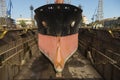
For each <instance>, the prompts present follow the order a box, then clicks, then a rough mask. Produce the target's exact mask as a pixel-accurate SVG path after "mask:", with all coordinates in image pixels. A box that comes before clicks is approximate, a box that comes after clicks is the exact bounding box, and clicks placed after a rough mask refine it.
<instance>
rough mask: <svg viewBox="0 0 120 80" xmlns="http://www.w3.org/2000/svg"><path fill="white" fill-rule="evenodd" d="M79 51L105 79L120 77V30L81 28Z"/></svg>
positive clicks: (111, 79)
mask: <svg viewBox="0 0 120 80" xmlns="http://www.w3.org/2000/svg"><path fill="white" fill-rule="evenodd" d="M79 51H80V52H81V54H83V55H84V56H86V57H87V58H88V59H89V60H90V61H91V63H92V64H93V66H94V67H95V68H96V70H97V71H98V72H99V73H100V75H101V76H102V77H103V78H104V79H105V80H119V79H120V30H100V29H80V30H79Z"/></svg>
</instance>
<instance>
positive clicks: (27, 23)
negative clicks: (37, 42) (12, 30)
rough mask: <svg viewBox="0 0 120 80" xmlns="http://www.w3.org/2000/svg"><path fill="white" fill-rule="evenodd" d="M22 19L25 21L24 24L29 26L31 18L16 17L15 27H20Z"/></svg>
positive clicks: (30, 25)
mask: <svg viewBox="0 0 120 80" xmlns="http://www.w3.org/2000/svg"><path fill="white" fill-rule="evenodd" d="M22 21H24V22H25V25H26V27H27V28H31V27H32V25H33V22H32V20H31V18H18V19H16V25H17V28H22V26H21V22H22Z"/></svg>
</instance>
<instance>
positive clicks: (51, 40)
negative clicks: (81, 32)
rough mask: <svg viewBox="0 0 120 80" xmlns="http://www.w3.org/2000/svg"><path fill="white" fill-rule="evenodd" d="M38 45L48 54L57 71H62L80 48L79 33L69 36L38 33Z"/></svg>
mask: <svg viewBox="0 0 120 80" xmlns="http://www.w3.org/2000/svg"><path fill="white" fill-rule="evenodd" d="M38 46H39V49H40V50H41V52H42V53H44V55H45V56H47V57H48V58H49V59H50V60H51V62H52V63H53V65H54V68H55V70H56V71H57V72H61V71H62V70H63V68H64V65H65V62H66V61H67V60H68V58H69V57H70V56H71V55H72V54H73V53H74V52H75V51H76V50H77V48H78V33H76V34H73V35H68V36H62V37H61V36H60V37H56V36H48V35H43V34H40V33H39V34H38Z"/></svg>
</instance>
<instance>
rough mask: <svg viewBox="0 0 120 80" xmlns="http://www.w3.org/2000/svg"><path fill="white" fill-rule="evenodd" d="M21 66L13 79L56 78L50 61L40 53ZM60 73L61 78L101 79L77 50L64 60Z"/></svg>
mask: <svg viewBox="0 0 120 80" xmlns="http://www.w3.org/2000/svg"><path fill="white" fill-rule="evenodd" d="M23 67H24V68H23V70H22V71H21V72H20V73H19V74H18V75H17V76H16V77H15V80H21V79H30V80H36V79H50V80H52V79H58V78H56V76H55V75H56V74H55V70H54V68H53V65H52V63H50V61H49V60H48V59H47V58H46V57H45V56H44V55H42V54H41V55H40V56H39V57H34V58H32V59H31V60H30V61H29V62H28V63H27V64H26V65H24V66H23ZM62 75H63V76H62V79H68V80H69V79H74V80H76V79H77V80H79V79H80V80H81V79H82V80H102V78H101V76H100V75H99V74H98V73H97V71H96V70H95V69H94V68H93V67H92V66H91V63H90V62H89V61H88V60H87V59H86V58H85V57H83V56H82V55H81V54H79V53H78V52H76V53H75V54H74V55H73V56H72V57H71V58H70V59H69V60H68V61H67V62H66V64H65V67H64V70H63V72H62ZM59 79H60V78H59Z"/></svg>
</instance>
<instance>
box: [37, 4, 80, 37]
mask: <svg viewBox="0 0 120 80" xmlns="http://www.w3.org/2000/svg"><path fill="white" fill-rule="evenodd" d="M35 19H36V22H37V25H38V31H39V33H41V34H43V35H51V36H66V35H71V34H75V33H78V29H79V24H80V21H81V19H82V10H81V9H80V8H78V7H75V6H73V5H70V4H48V5H44V6H42V7H39V8H37V9H36V10H35Z"/></svg>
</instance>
